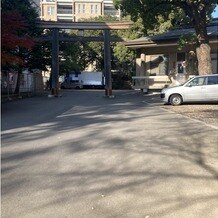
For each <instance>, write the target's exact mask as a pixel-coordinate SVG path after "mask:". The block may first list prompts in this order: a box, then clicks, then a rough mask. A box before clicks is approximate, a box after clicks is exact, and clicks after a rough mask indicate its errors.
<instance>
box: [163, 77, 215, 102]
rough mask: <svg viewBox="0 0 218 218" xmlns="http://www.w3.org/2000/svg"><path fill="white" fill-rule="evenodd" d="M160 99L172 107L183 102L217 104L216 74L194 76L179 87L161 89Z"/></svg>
mask: <svg viewBox="0 0 218 218" xmlns="http://www.w3.org/2000/svg"><path fill="white" fill-rule="evenodd" d="M161 98H162V99H163V101H164V102H165V103H170V104H172V105H174V106H176V105H180V104H182V103H183V102H217V103H218V74H210V75H201V76H195V77H193V78H191V79H190V80H188V81H186V82H185V83H184V84H182V85H180V86H176V87H171V88H166V89H163V90H162V91H161Z"/></svg>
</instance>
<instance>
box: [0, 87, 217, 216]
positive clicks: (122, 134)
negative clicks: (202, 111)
mask: <svg viewBox="0 0 218 218" xmlns="http://www.w3.org/2000/svg"><path fill="white" fill-rule="evenodd" d="M103 94H104V91H103V90H97V91H96V90H69V91H64V92H63V95H62V97H61V98H51V99H49V98H47V97H46V96H41V97H35V98H29V99H23V100H19V101H14V102H7V103H4V104H3V105H2V149H1V153H2V166H1V168H2V175H1V176H2V184H1V185H2V193H1V194H2V208H1V210H2V217H5V218H6V217H7V218H8V217H13V218H14V217H16V218H17V217H18V218H32V217H34V218H35V217H37V218H38V217H40V218H41V217H54V218H56V217H57V218H60V217H75V218H78V217H82V218H83V217H84V218H98V217H99V218H101V217H102V218H104V217H105V218H107V217H119V218H120V217H125V218H127V217H131V218H132V217H136V218H141V217H142V218H145V217H146V218H159V217H167V218H168V217H169V218H172V217H173V218H174V217H175V218H178V217H179V218H187V217H188V218H199V217H207V218H216V217H218V159H217V158H218V146H217V145H218V134H217V133H218V132H217V129H216V128H213V127H212V126H208V125H206V124H205V123H203V122H202V123H199V122H197V121H196V120H193V119H189V118H188V117H185V116H181V115H180V114H177V113H175V112H173V113H172V112H171V111H169V110H168V109H167V110H166V109H163V108H162V106H163V105H162V104H161V103H160V101H159V100H157V99H153V100H152V99H150V98H153V97H148V96H145V95H143V94H141V93H138V92H136V91H116V92H114V94H115V98H114V99H108V98H105V97H104V96H103Z"/></svg>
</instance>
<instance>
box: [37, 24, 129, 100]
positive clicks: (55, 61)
mask: <svg viewBox="0 0 218 218" xmlns="http://www.w3.org/2000/svg"><path fill="white" fill-rule="evenodd" d="M131 25H132V22H120V21H119V22H111V23H107V22H72V23H69V22H52V21H39V22H38V27H39V28H44V29H52V68H51V73H52V77H51V78H52V84H51V95H52V96H56V97H57V96H58V94H59V87H58V75H59V57H58V56H59V29H78V30H103V31H104V39H103V41H104V74H105V96H107V97H112V78H111V48H110V42H111V37H110V30H120V29H128V28H129V27H130V26H131ZM87 38H89V39H87V40H86V41H92V37H87ZM65 39H66V38H65ZM77 39H78V41H83V39H81V37H78V38H77ZM79 39H80V40H79ZM62 40H63V41H65V40H64V39H62ZM66 41H68V40H67V39H66ZM93 41H101V39H99V40H93Z"/></svg>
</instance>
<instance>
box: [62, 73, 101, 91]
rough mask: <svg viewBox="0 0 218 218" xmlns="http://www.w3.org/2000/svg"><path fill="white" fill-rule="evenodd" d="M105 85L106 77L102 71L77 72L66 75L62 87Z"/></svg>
mask: <svg viewBox="0 0 218 218" xmlns="http://www.w3.org/2000/svg"><path fill="white" fill-rule="evenodd" d="M103 86H104V77H103V73H102V72H88V71H82V72H76V73H71V74H69V75H68V76H66V77H65V80H64V82H63V83H62V84H61V88H65V89H69V88H71V89H81V88H86V87H92V88H102V87H103Z"/></svg>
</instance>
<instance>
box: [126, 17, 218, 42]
mask: <svg viewBox="0 0 218 218" xmlns="http://www.w3.org/2000/svg"><path fill="white" fill-rule="evenodd" d="M192 33H195V30H194V28H186V29H177V30H170V31H168V32H165V33H162V34H159V35H155V36H146V37H141V38H139V39H135V40H131V41H129V42H141V41H144V42H146V41H147V42H149V41H162V40H177V39H179V37H180V36H181V35H187V34H192ZM207 33H208V35H209V37H216V36H218V21H217V20H216V21H214V22H213V23H211V24H210V25H209V26H208V27H207Z"/></svg>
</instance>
